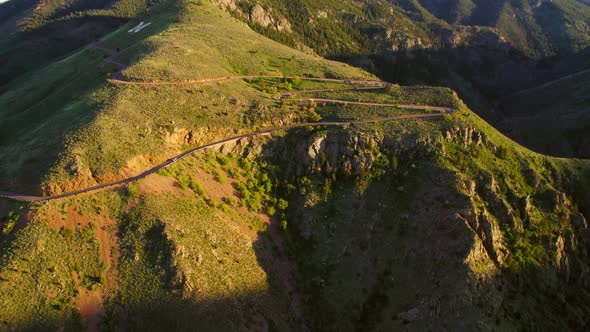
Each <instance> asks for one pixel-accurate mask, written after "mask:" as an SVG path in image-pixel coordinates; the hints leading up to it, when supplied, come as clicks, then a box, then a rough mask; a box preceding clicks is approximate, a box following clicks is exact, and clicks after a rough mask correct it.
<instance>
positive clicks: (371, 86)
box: [0, 44, 457, 202]
mask: <svg viewBox="0 0 590 332" xmlns="http://www.w3.org/2000/svg"><path fill="white" fill-rule="evenodd" d="M91 47H92V48H95V49H99V50H103V51H106V52H109V53H110V54H111V55H110V56H109V57H108V58H106V59H105V62H107V63H109V64H113V65H116V66H118V67H119V70H118V71H117V72H116V73H115V74H113V75H112V76H111V78H110V79H109V81H110V82H111V83H115V84H126V85H132V84H133V85H180V84H187V83H192V84H194V83H209V82H217V81H223V80H228V79H256V78H277V79H284V78H288V79H292V78H294V77H285V76H255V75H248V76H226V77H218V78H212V79H201V80H195V81H191V82H129V81H122V80H119V79H118V78H119V76H120V75H121V73H122V72H123V70H125V68H126V66H125V65H124V64H122V63H119V62H117V61H116V60H115V57H116V56H117V54H118V52H117V51H116V50H113V49H110V48H106V47H102V46H98V45H97V44H92V45H91ZM301 79H305V80H310V81H317V82H335V83H348V84H358V85H364V86H361V87H350V88H334V89H314V90H312V89H310V90H299V91H295V92H286V93H282V94H280V95H278V99H279V100H280V99H283V98H285V97H290V96H293V95H296V94H301V93H312V92H326V91H350V90H377V89H384V88H385V87H387V86H388V85H389V84H390V83H388V82H385V81H377V80H350V79H349V80H346V79H333V78H314V77H301ZM274 99H277V98H274ZM285 100H288V101H315V102H322V103H337V104H349V105H365V106H380V107H396V108H403V109H420V110H424V109H427V110H433V111H438V112H439V113H420V114H406V115H398V116H391V117H384V118H376V119H370V120H356V121H321V122H307V123H298V124H292V125H286V126H281V127H274V128H268V129H264V130H260V131H255V132H252V133H248V134H243V135H238V136H234V137H230V138H226V139H223V140H220V141H217V142H213V143H210V144H206V145H203V146H199V147H195V148H193V149H190V150H187V151H185V152H182V153H180V154H178V155H176V156H175V157H173V158H170V159H168V160H166V161H165V162H163V163H161V164H159V165H157V166H155V167H153V168H150V169H148V170H146V171H144V172H143V173H141V174H139V175H136V176H133V177H129V178H126V179H122V180H119V181H115V182H110V183H105V184H101V185H97V186H94V187H89V188H86V189H81V190H76V191H72V192H68V193H64V194H59V195H53V196H35V195H27V194H20V193H13V192H3V191H0V197H4V198H9V199H13V200H17V201H25V202H47V201H53V200H57V199H63V198H72V197H75V196H78V195H81V194H88V193H95V192H100V191H104V190H108V189H112V188H116V187H120V186H123V185H126V184H129V183H132V182H135V181H137V180H140V179H143V178H145V177H147V176H148V175H151V174H154V173H156V172H158V171H159V170H161V169H164V168H166V167H168V166H169V165H171V164H173V163H175V162H177V161H178V160H180V159H182V158H184V157H187V156H189V155H191V154H193V153H195V152H198V151H203V150H207V149H211V148H216V147H219V146H221V145H223V144H227V143H232V142H237V141H239V140H241V139H245V138H251V137H255V136H262V135H269V134H271V133H273V132H277V131H283V130H289V129H295V128H302V127H330V126H331V127H347V126H352V125H363V124H371V123H380V122H388V121H395V120H407V119H428V118H435V117H442V116H444V115H452V114H454V113H455V112H456V111H457V110H456V109H453V108H450V107H439V106H428V105H398V104H384V103H370V102H354V101H346V100H338V99H326V98H287V99H285Z"/></svg>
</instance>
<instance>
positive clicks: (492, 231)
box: [0, 0, 590, 331]
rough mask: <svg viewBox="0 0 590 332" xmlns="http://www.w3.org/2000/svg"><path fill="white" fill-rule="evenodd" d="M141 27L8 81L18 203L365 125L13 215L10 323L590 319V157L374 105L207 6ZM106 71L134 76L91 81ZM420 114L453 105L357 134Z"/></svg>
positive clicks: (480, 325) (7, 256)
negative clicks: (33, 194) (23, 197)
mask: <svg viewBox="0 0 590 332" xmlns="http://www.w3.org/2000/svg"><path fill="white" fill-rule="evenodd" d="M142 20H144V22H149V23H151V25H150V26H148V27H146V28H145V29H143V30H142V31H141V32H138V33H132V32H131V33H130V32H128V31H129V29H131V28H132V27H134V26H136V25H137V24H138V23H139V22H130V23H129V24H127V25H125V26H122V27H121V28H120V29H118V30H116V31H115V32H113V33H112V34H110V35H108V36H106V37H104V38H103V39H101V40H100V41H98V43H97V44H93V45H89V46H88V47H87V48H84V49H82V50H80V51H78V52H76V53H73V54H71V55H69V56H68V57H67V58H65V59H63V60H61V61H58V62H54V63H51V64H50V65H49V66H47V67H45V68H42V69H39V70H36V71H34V72H31V73H28V74H26V75H27V79H18V80H15V81H13V82H11V83H9V89H8V90H6V92H4V93H3V94H2V95H1V96H0V103H1V104H0V105H2V107H0V109H2V113H1V115H2V117H3V118H2V122H1V124H2V125H3V126H4V127H3V128H6V129H7V130H9V129H10V130H14V131H15V134H13V135H6V136H7V137H3V138H2V143H3V146H2V150H1V151H2V154H3V160H14V163H11V164H9V163H3V164H2V167H3V173H2V179H3V188H7V189H12V190H15V189H23V191H24V190H25V189H27V188H26V187H29V188H32V189H36V190H37V191H40V192H43V193H45V194H50V193H60V192H68V191H70V190H73V189H79V188H85V187H87V186H90V185H94V184H97V183H105V182H108V181H111V180H118V179H123V178H127V177H130V176H134V175H137V174H140V173H141V172H142V171H145V170H146V169H148V168H149V167H151V166H153V165H156V164H158V163H159V162H163V161H166V160H167V159H168V158H171V157H173V156H175V155H177V154H178V153H179V152H181V151H184V150H187V149H188V148H191V147H196V146H201V145H204V144H207V143H210V142H213V141H217V140H220V139H224V138H227V137H233V136H236V135H238V134H244V133H252V132H256V131H258V130H261V129H266V128H271V127H276V126H284V125H288V124H296V123H303V122H318V121H326V122H334V121H340V122H345V123H347V124H348V125H345V126H340V127H327V126H321V125H310V126H307V127H305V128H295V129H288V130H287V129H286V130H284V131H277V132H275V133H273V134H272V135H259V136H256V137H244V138H243V139H240V140H237V141H232V142H230V143H228V144H224V145H220V146H216V147H212V148H210V149H208V150H207V151H202V152H200V153H198V154H194V155H191V156H188V157H186V158H183V159H179V160H175V163H174V164H172V165H169V166H168V167H167V168H165V169H163V170H161V171H159V172H158V173H157V174H151V175H149V176H147V177H145V178H142V179H141V180H138V181H136V182H134V183H132V184H129V185H126V186H123V187H120V188H113V189H109V190H105V191H102V192H99V193H94V194H88V195H81V196H79V197H75V198H70V199H64V200H55V201H51V202H47V203H26V204H19V203H16V202H12V201H0V212H2V216H5V217H3V218H2V220H1V226H2V227H1V229H2V235H1V239H2V248H3V253H4V255H3V257H2V260H1V261H0V278H1V279H0V294H1V296H0V298H2V299H3V301H0V321H1V322H2V324H3V326H2V328H3V329H7V330H8V329H11V330H25V329H40V330H56V329H61V328H63V330H79V329H80V328H81V327H86V328H89V329H93V328H104V329H107V330H117V329H128V330H145V329H152V330H170V329H174V330H194V329H203V330H220V331H227V330H235V331H237V330H279V331H289V330H294V331H302V330H314V331H315V330H318V331H324V330H338V331H343V330H344V331H348V330H358V329H363V330H384V329H386V330H391V329H401V328H406V329H411V330H424V329H436V328H439V327H440V326H444V327H446V328H448V329H481V330H492V329H506V330H519V329H526V328H531V329H537V328H549V329H560V330H583V329H586V328H587V327H588V324H589V322H588V318H587V317H589V315H588V313H589V312H590V308H589V307H588V302H589V299H590V292H589V290H588V282H589V281H588V278H587V276H586V275H584V273H583V271H587V269H588V264H589V262H590V260H589V258H588V252H589V251H588V250H589V249H590V241H589V240H590V239H589V232H588V224H587V218H588V216H589V215H590V211H588V208H587V207H588V206H590V195H589V194H588V192H587V187H588V185H589V183H588V179H590V176H589V175H590V164H589V163H588V162H587V161H582V160H567V159H557V158H551V157H547V156H544V155H540V154H537V153H534V152H531V151H529V150H527V149H525V148H523V147H521V146H519V145H517V144H515V143H514V142H513V141H511V140H509V139H508V138H506V137H505V136H503V135H502V134H500V133H499V132H498V131H497V130H495V129H494V128H492V127H491V126H490V125H489V124H487V123H485V122H484V121H483V120H482V119H480V118H479V117H478V116H477V115H475V114H474V113H473V112H472V111H470V110H469V109H468V108H467V107H466V106H465V105H464V104H463V103H462V102H461V101H460V100H459V99H458V97H457V95H456V94H455V93H454V92H453V91H452V90H450V89H448V88H439V87H427V86H401V87H398V86H395V85H385V86H382V85H380V84H379V85H376V86H375V84H374V86H373V87H371V90H363V89H359V86H355V84H354V83H353V80H352V79H358V80H361V81H363V80H367V79H369V80H370V79H374V76H372V75H371V74H370V73H368V72H364V71H362V70H360V69H358V68H353V67H350V66H348V65H345V64H342V63H338V62H334V61H328V60H325V59H323V58H320V57H319V56H316V55H313V54H309V53H304V52H300V51H296V50H294V49H291V48H289V47H287V46H284V45H281V44H278V43H276V42H273V41H272V40H270V39H267V38H265V37H262V36H261V35H259V34H257V33H255V32H254V31H252V30H250V29H249V28H248V26H247V25H246V24H244V23H241V22H240V21H238V20H236V19H235V18H232V17H231V16H230V15H229V14H228V13H227V12H226V11H224V10H223V9H222V8H221V7H219V6H218V5H217V4H214V3H212V2H209V1H205V0H201V1H189V0H187V1H181V2H178V3H173V4H171V5H170V6H169V7H162V9H160V10H157V11H154V12H153V13H152V14H151V15H150V16H147V17H145V18H142ZM95 46H99V47H100V48H97V47H95ZM117 48H118V49H119V51H117ZM105 50H110V51H105ZM105 58H110V59H111V62H117V63H120V64H122V65H124V67H123V68H121V67H120V66H118V65H113V64H112V63H111V64H110V65H109V64H107V66H106V67H105V68H104V72H102V73H100V72H97V67H100V66H101V65H103V64H105V62H104V60H105ZM127 65H129V66H127ZM121 69H124V70H123V71H122V72H121V73H120V75H117V76H116V77H113V76H112V74H114V73H117V72H118V71H119V70H121ZM80 73H83V75H81V74H80ZM265 75H270V76H273V77H264V76H265ZM245 76H247V77H245ZM228 77H230V78H228ZM231 77H234V78H231ZM310 77H316V78H318V77H324V78H334V77H337V78H342V79H343V81H323V82H321V81H316V80H312V79H310ZM109 78H111V79H110V80H108V79H109ZM56 86H59V87H60V88H57V89H56V88H55V87H56ZM364 87H365V88H366V87H367V86H364ZM342 89H346V90H342ZM306 90H307V91H306ZM308 90H313V91H308ZM280 93H286V94H289V97H286V98H278V99H277V95H278V94H280ZM20 96H28V98H22V97H20ZM273 97H274V98H273ZM311 99H314V100H311ZM327 99H330V100H332V102H321V101H320V100H327ZM402 104H413V105H430V106H443V107H448V108H453V109H457V112H447V113H446V114H439V115H438V116H434V117H431V118H430V119H407V118H406V119H403V120H400V119H398V120H396V121H386V122H379V123H372V124H355V125H351V124H350V123H351V122H353V121H355V120H369V119H382V118H390V117H395V116H400V115H415V114H426V115H436V112H437V110H436V109H434V108H432V107H428V106H424V107H421V108H424V110H422V109H403V108H402V107H397V106H400V105H402ZM419 108H420V107H419ZM43 142H46V143H43ZM48 147H51V150H50V149H48ZM23 151H26V152H23ZM25 153H26V155H25ZM25 161H26V162H25ZM23 165H27V167H28V168H24V167H23ZM33 172H34V173H33ZM31 174H35V176H32V175H31ZM15 180H17V181H15ZM25 180H28V183H27V184H28V186H23V185H22V183H23V181H25ZM4 183H5V184H4Z"/></svg>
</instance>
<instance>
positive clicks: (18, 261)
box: [0, 220, 104, 330]
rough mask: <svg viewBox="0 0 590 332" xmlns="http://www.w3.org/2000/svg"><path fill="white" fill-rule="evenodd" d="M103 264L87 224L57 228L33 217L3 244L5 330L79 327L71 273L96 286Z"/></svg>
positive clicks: (1, 272)
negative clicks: (5, 245)
mask: <svg viewBox="0 0 590 332" xmlns="http://www.w3.org/2000/svg"><path fill="white" fill-rule="evenodd" d="M103 269H104V265H103V263H102V260H101V258H100V250H99V246H98V242H97V240H96V239H95V237H94V231H93V230H92V228H91V227H85V228H81V229H76V230H66V229H63V230H62V231H59V232H58V231H55V230H52V229H50V228H49V226H48V225H47V223H46V222H44V221H42V220H36V221H35V222H33V223H31V224H29V225H28V226H26V227H25V228H24V229H23V230H21V231H19V232H18V234H17V235H16V239H15V240H14V241H13V242H12V243H11V245H10V246H9V247H8V248H5V251H4V254H3V260H2V268H1V269H0V276H1V278H2V279H1V282H0V294H2V299H4V300H3V301H2V304H1V305H0V307H1V309H0V313H1V314H0V315H1V317H2V318H1V319H2V321H3V329H19V330H20V329H57V328H59V327H65V328H66V329H67V330H76V329H79V328H81V326H80V321H79V314H78V311H77V309H75V308H74V298H75V296H76V294H77V289H76V285H75V283H74V280H73V279H72V273H74V272H75V273H78V275H79V277H80V279H81V282H82V285H83V286H85V287H88V288H95V287H100V284H101V282H102V279H101V273H102V271H103Z"/></svg>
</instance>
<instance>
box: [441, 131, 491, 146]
mask: <svg viewBox="0 0 590 332" xmlns="http://www.w3.org/2000/svg"><path fill="white" fill-rule="evenodd" d="M444 136H445V139H446V140H447V141H453V140H455V141H460V142H462V143H463V145H464V146H465V147H467V146H469V145H471V144H473V143H475V144H476V145H477V146H480V145H484V144H485V143H486V142H487V139H486V136H485V134H484V133H482V132H480V131H477V130H476V129H475V128H473V127H467V128H461V127H453V128H450V129H447V130H446V132H445V135H444Z"/></svg>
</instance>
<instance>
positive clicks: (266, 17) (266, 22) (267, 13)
mask: <svg viewBox="0 0 590 332" xmlns="http://www.w3.org/2000/svg"><path fill="white" fill-rule="evenodd" d="M215 1H217V3H219V4H220V5H221V6H222V7H224V8H226V9H228V10H229V11H231V12H233V13H235V14H237V15H238V16H240V17H242V18H243V19H246V20H248V21H249V22H251V23H253V24H257V25H259V26H262V27H265V28H268V27H272V28H274V29H275V30H277V31H284V32H291V31H292V28H291V23H290V22H289V21H288V20H287V19H286V18H285V17H284V16H282V15H280V14H279V13H277V12H276V11H275V10H273V9H268V10H267V9H265V8H264V7H262V6H261V5H260V4H255V5H253V6H251V7H249V8H245V7H244V6H243V5H242V4H241V3H240V2H239V1H237V0H215Z"/></svg>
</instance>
